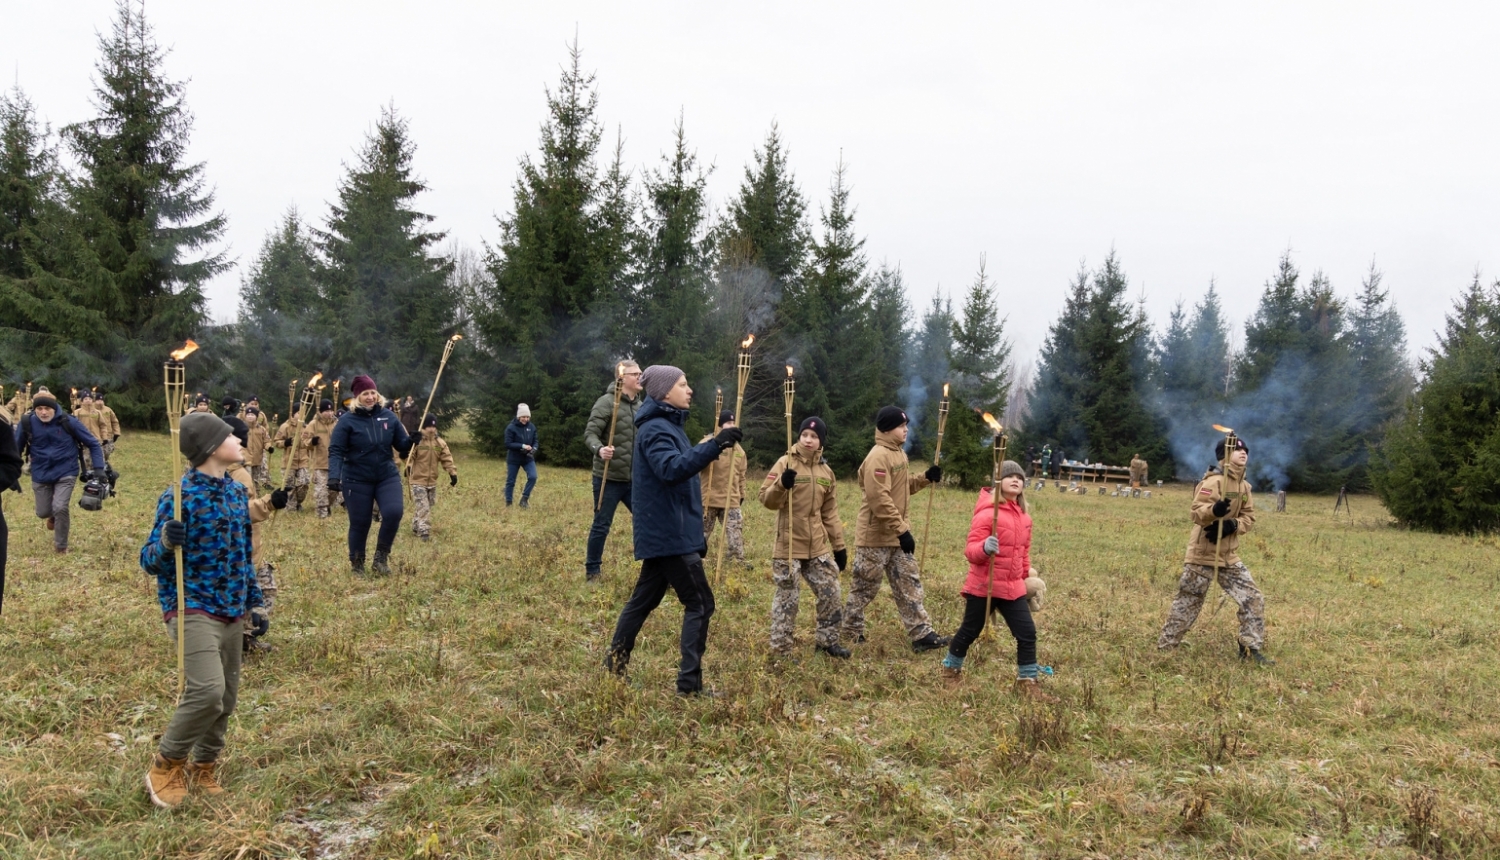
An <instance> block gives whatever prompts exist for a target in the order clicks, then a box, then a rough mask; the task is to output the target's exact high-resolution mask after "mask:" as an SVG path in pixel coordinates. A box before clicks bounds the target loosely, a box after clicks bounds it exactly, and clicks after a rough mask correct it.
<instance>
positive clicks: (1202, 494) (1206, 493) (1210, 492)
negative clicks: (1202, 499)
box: [1198, 487, 1214, 496]
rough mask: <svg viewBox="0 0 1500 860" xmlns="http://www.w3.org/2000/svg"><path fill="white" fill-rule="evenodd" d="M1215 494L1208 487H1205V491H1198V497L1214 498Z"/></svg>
mask: <svg viewBox="0 0 1500 860" xmlns="http://www.w3.org/2000/svg"><path fill="white" fill-rule="evenodd" d="M1213 494H1214V491H1213V490H1210V489H1209V488H1207V487H1204V488H1203V489H1201V490H1199V491H1198V495H1200V496H1212V495H1213Z"/></svg>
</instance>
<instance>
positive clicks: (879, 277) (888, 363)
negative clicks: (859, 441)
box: [870, 263, 918, 441]
mask: <svg viewBox="0 0 1500 860" xmlns="http://www.w3.org/2000/svg"><path fill="white" fill-rule="evenodd" d="M910 320H911V303H910V302H909V301H908V300H907V297H906V283H905V281H904V280H903V278H902V277H901V269H900V267H893V266H890V265H889V264H886V263H882V264H881V265H880V267H879V268H877V269H876V270H875V273H874V274H873V275H872V276H871V277H870V335H871V337H872V339H873V340H874V342H875V343H876V344H879V348H880V349H879V356H878V358H877V359H876V361H875V366H874V373H875V382H874V385H875V388H876V390H877V391H879V393H880V397H879V400H880V402H881V404H886V403H900V402H902V397H901V389H902V388H903V387H904V386H905V385H906V384H907V373H908V372H909V362H910V361H911V352H912V345H913V342H914V338H913V334H912V331H911V330H910V328H908V326H909V321H910ZM908 414H910V413H909V412H908ZM911 418H912V421H913V423H916V422H917V421H918V416H914V415H913V416H911ZM908 441H910V440H909V439H908Z"/></svg>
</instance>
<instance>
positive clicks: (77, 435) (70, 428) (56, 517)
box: [16, 394, 104, 555]
mask: <svg viewBox="0 0 1500 860" xmlns="http://www.w3.org/2000/svg"><path fill="white" fill-rule="evenodd" d="M19 430H20V433H19V435H18V436H17V437H16V444H17V447H19V448H20V450H21V453H22V454H23V455H24V454H30V456H31V489H32V491H33V492H34V493H35V494H36V515H37V516H38V517H40V518H42V519H44V520H46V521H47V528H49V529H51V530H52V546H53V547H54V548H55V549H56V550H57V552H58V554H59V555H61V554H63V553H66V552H67V551H68V525H69V523H70V517H69V513H68V502H69V501H71V500H72V498H73V485H74V484H75V483H77V482H78V460H79V457H78V449H79V448H80V447H86V448H88V451H89V457H90V460H91V462H92V463H93V464H94V468H93V471H90V472H86V473H84V476H83V480H84V481H85V482H87V481H88V480H89V479H90V478H91V477H93V474H94V472H103V471H104V449H103V448H101V447H100V446H99V440H98V439H95V438H94V434H92V433H90V432H89V431H88V429H87V428H85V427H84V426H83V424H82V423H81V422H80V421H79V420H78V419H77V418H74V417H73V416H71V415H69V414H68V413H66V412H64V411H62V407H60V406H58V405H57V399H56V398H54V397H53V396H52V395H50V394H46V395H42V394H39V395H37V396H36V397H34V398H32V401H31V412H30V413H28V414H26V415H23V416H21V422H20V427H19Z"/></svg>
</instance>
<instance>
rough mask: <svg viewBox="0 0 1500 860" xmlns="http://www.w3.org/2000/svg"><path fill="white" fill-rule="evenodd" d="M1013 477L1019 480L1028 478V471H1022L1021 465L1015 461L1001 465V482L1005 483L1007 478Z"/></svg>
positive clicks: (1008, 461) (1007, 461)
mask: <svg viewBox="0 0 1500 860" xmlns="http://www.w3.org/2000/svg"><path fill="white" fill-rule="evenodd" d="M1011 475H1015V476H1016V477H1018V478H1024V477H1026V470H1025V469H1022V468H1021V464H1020V463H1017V462H1016V461H1015V460H1006V461H1005V462H1004V463H1001V464H1000V480H1002V481H1003V480H1005V479H1006V478H1009V477H1010V476H1011Z"/></svg>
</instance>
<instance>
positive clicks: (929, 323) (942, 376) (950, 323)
mask: <svg viewBox="0 0 1500 860" xmlns="http://www.w3.org/2000/svg"><path fill="white" fill-rule="evenodd" d="M954 324H955V320H954V317H953V302H952V300H951V299H949V298H947V297H945V296H943V295H942V294H941V293H937V294H934V295H933V297H932V304H931V305H929V306H928V308H927V310H926V311H924V312H923V313H922V323H921V327H920V328H919V329H918V330H917V332H916V334H915V335H914V337H913V339H912V341H911V343H910V346H909V348H908V349H909V352H910V356H911V357H910V360H909V361H908V364H909V365H910V367H909V370H908V377H907V379H906V384H905V386H904V387H903V388H902V389H901V402H902V404H903V406H904V407H905V409H906V414H907V415H908V416H910V418H911V428H910V430H909V431H908V432H907V437H906V442H907V449H908V452H909V453H910V454H911V456H913V457H918V458H921V459H928V460H930V459H931V458H932V456H933V452H934V446H935V445H936V443H937V425H938V407H939V403H940V402H941V398H942V396H943V384H944V383H951V378H950V377H951V374H950V373H949V367H948V355H949V353H950V352H951V351H952V348H953V327H954ZM949 393H950V394H951V393H952V389H951V387H950V389H949ZM950 405H951V404H950ZM960 406H962V404H960ZM947 444H948V443H947V441H946V437H945V441H944V443H943V445H944V447H945V448H946V447H947Z"/></svg>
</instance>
